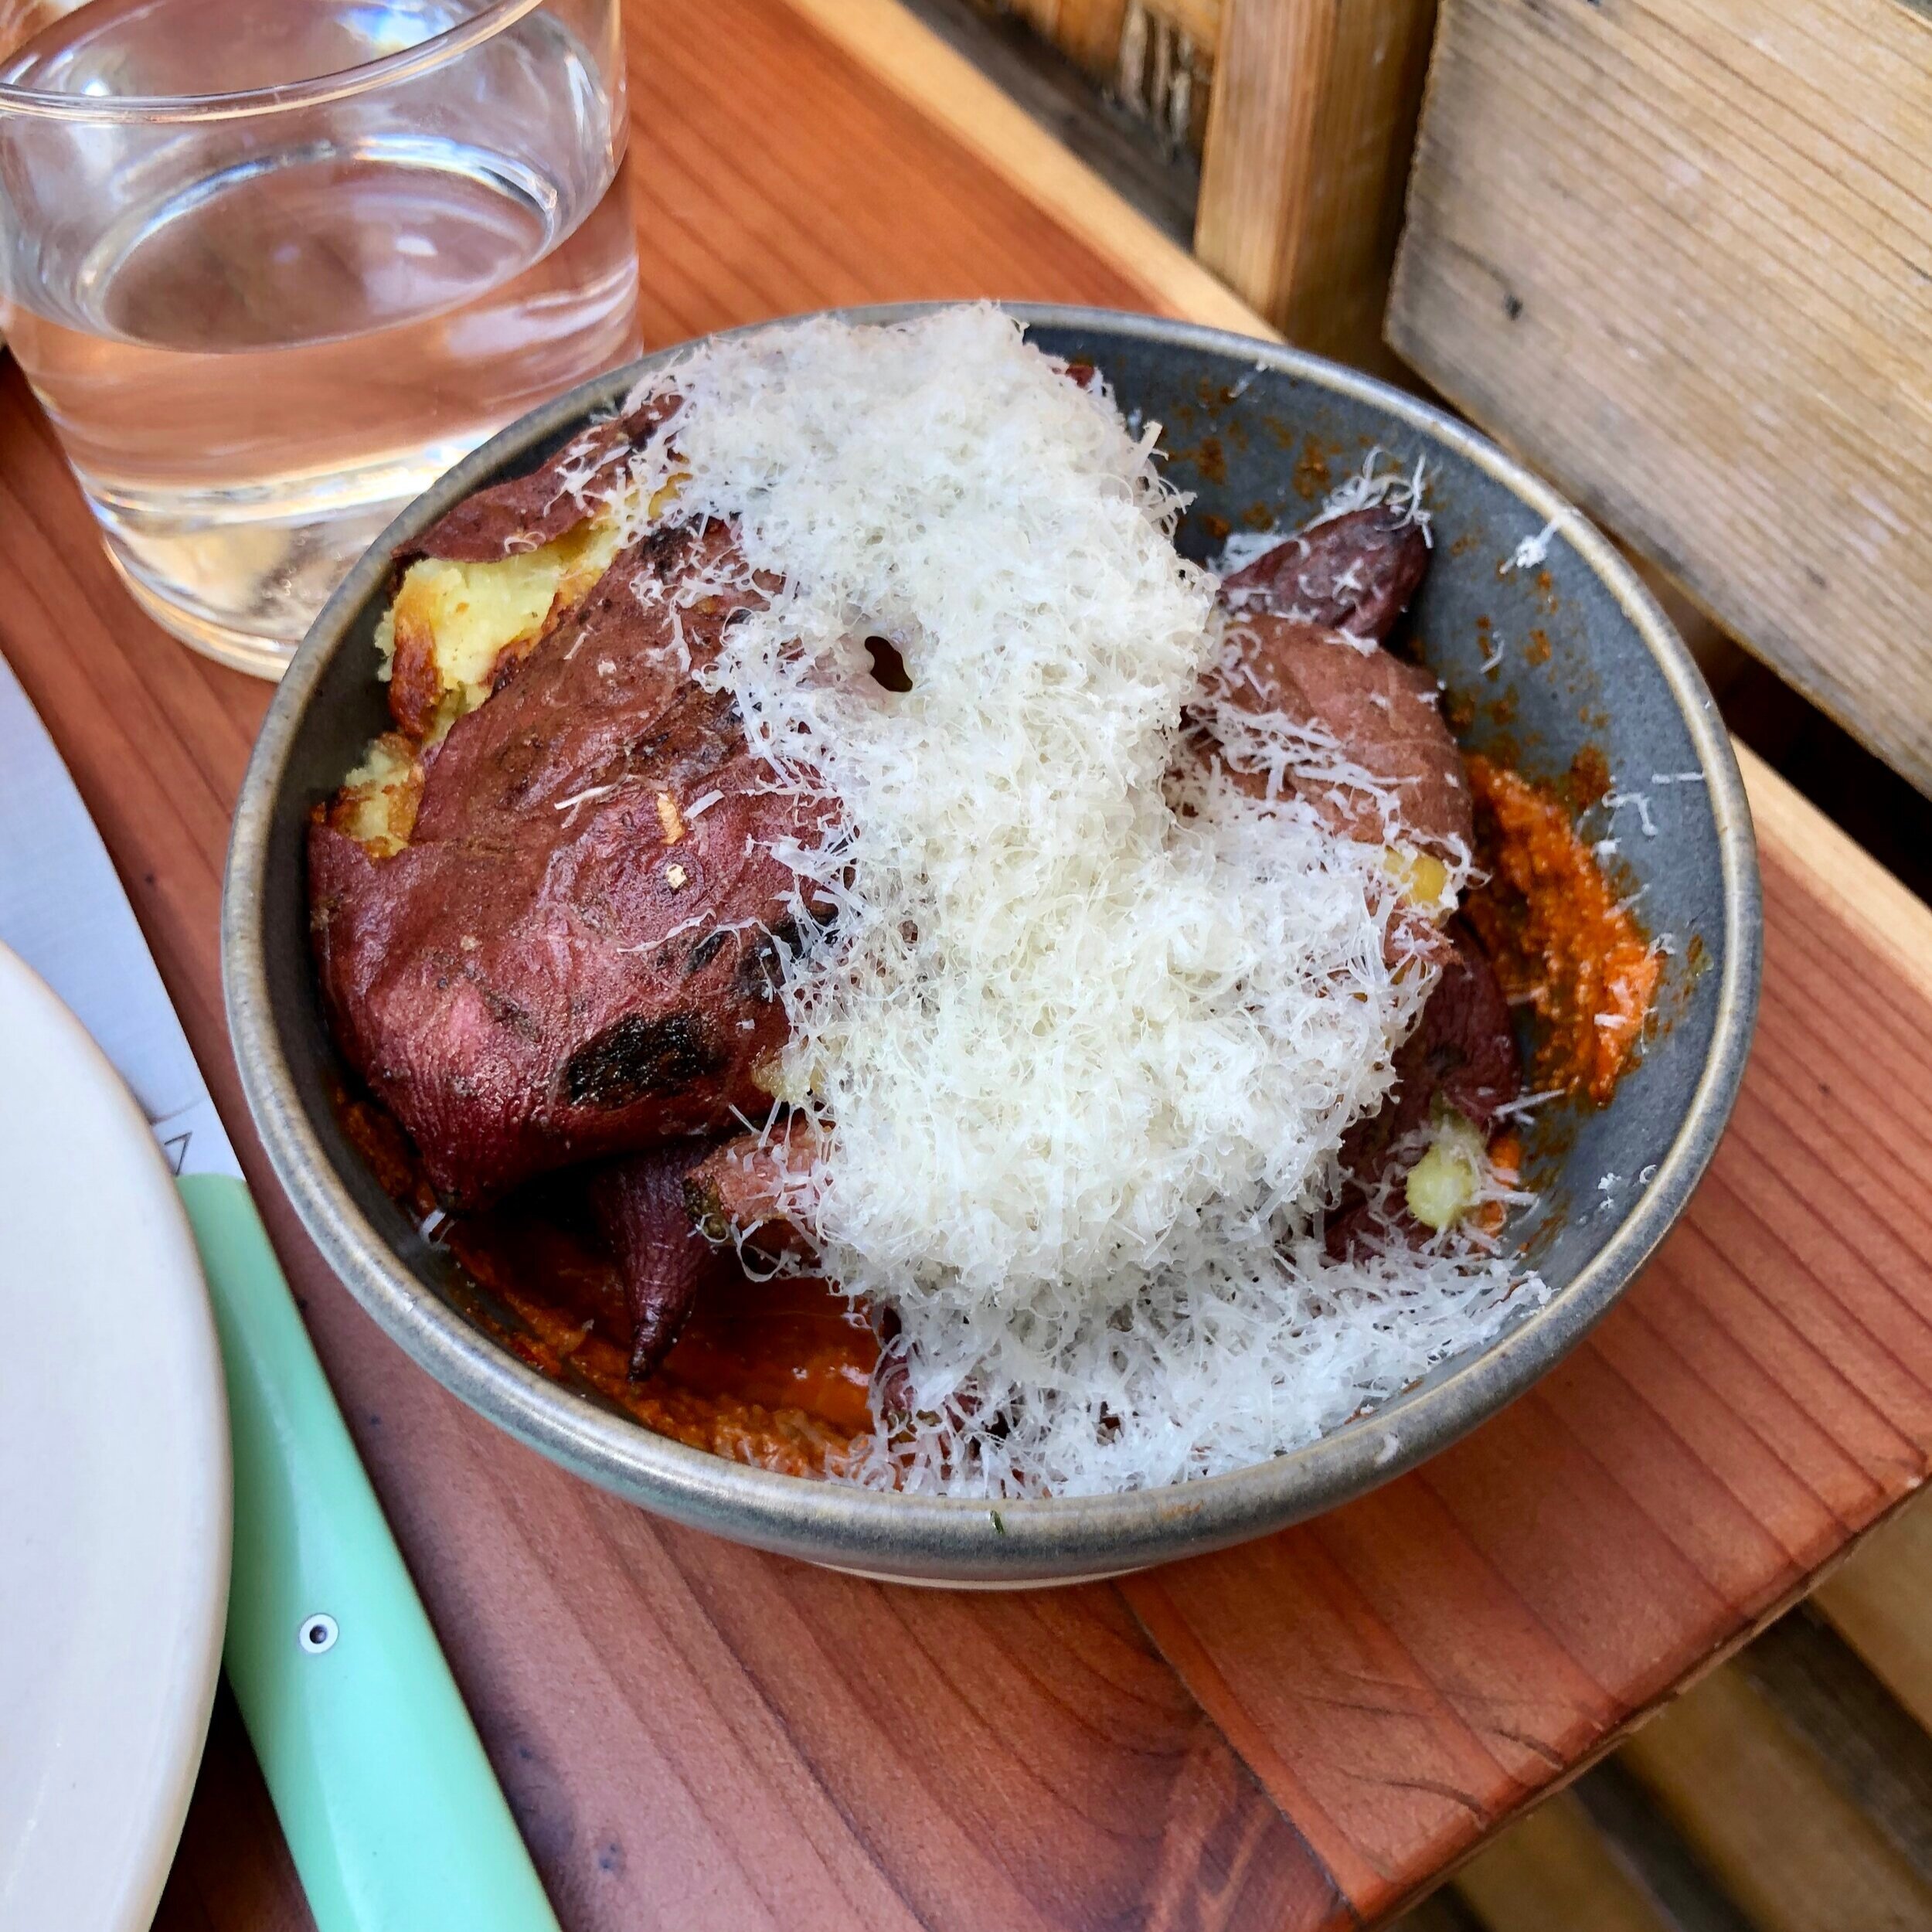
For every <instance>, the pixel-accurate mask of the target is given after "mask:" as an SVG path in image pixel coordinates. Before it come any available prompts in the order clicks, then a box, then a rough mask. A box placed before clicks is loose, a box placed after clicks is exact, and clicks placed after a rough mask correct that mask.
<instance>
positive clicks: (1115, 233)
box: [784, 0, 1274, 336]
mask: <svg viewBox="0 0 1932 1932" xmlns="http://www.w3.org/2000/svg"><path fill="white" fill-rule="evenodd" d="M784 4H786V5H789V6H790V7H791V9H793V10H794V11H795V12H798V14H800V15H803V16H805V17H808V18H809V19H811V22H813V24H814V25H815V26H817V27H818V29H820V31H821V32H822V33H824V34H825V36H827V37H828V39H832V40H833V41H835V43H837V44H838V46H839V47H840V48H841V49H843V50H844V51H845V53H848V54H849V55H850V56H852V59H853V60H854V61H855V62H856V63H859V66H860V68H861V69H862V71H863V72H864V73H866V75H868V76H869V77H871V78H872V80H874V81H876V83H879V85H880V86H882V87H884V88H886V89H888V90H890V91H891V92H893V93H894V94H897V95H898V96H899V97H900V98H901V99H902V100H905V101H906V102H907V103H908V104H910V106H911V107H913V109H914V110H915V111H917V114H919V115H920V116H921V117H923V118H924V121H925V122H926V124H927V128H928V131H929V132H930V131H931V130H933V129H937V128H943V129H944V130H945V131H947V133H949V134H952V135H953V136H954V137H955V138H957V140H958V141H960V142H961V143H962V144H963V145H964V147H965V148H966V149H967V151H968V152H969V153H970V154H971V155H972V156H973V157H974V158H975V159H976V160H977V161H978V162H979V164H980V173H981V179H982V180H984V179H985V177H986V175H987V174H988V173H991V174H992V175H995V176H996V177H997V178H998V180H999V181H1000V182H1003V183H1004V184H1005V185H1006V186H1007V187H1008V188H1009V189H1011V190H1012V192H1013V193H1014V194H1015V195H1016V196H1019V197H1021V198H1022V199H1024V200H1025V201H1026V202H1029V203H1030V204H1031V205H1032V207H1033V208H1034V209H1036V210H1037V211H1039V217H1040V219H1043V220H1045V221H1047V222H1049V223H1051V224H1053V226H1056V228H1057V230H1058V231H1059V233H1060V234H1061V235H1063V236H1065V237H1066V238H1067V239H1068V240H1074V239H1075V238H1077V245H1078V246H1080V247H1082V248H1083V251H1092V252H1094V253H1097V254H1098V255H1099V256H1100V257H1104V259H1105V260H1106V261H1107V263H1109V264H1111V265H1112V270H1113V272H1114V273H1115V274H1124V275H1128V276H1131V277H1133V278H1134V281H1135V282H1136V284H1138V287H1139V288H1140V290H1141V294H1140V297H1139V300H1138V306H1139V307H1140V308H1143V309H1146V310H1151V311H1153V312H1155V313H1156V314H1159V315H1185V316H1188V317H1189V318H1191V319H1192V320H1193V321H1197V322H1208V323H1212V324H1213V326H1214V327H1215V328H1226V329H1232V330H1233V331H1234V332H1236V334H1237V335H1261V336H1267V335H1273V334H1274V330H1272V329H1271V328H1270V327H1269V326H1268V325H1267V323H1266V322H1265V321H1263V320H1262V318H1260V316H1258V315H1256V314H1255V312H1254V311H1253V309H1252V308H1250V306H1249V305H1248V304H1247V303H1245V302H1243V301H1242V300H1241V298H1240V297H1239V296H1238V295H1236V294H1234V293H1233V291H1232V290H1231V289H1230V288H1229V287H1228V286H1227V284H1226V283H1225V282H1223V281H1220V280H1219V279H1218V278H1217V277H1216V276H1214V275H1213V274H1210V273H1209V270H1207V269H1206V268H1204V267H1202V265H1201V264H1200V263H1199V262H1198V261H1196V260H1195V259H1194V257H1192V255H1190V254H1189V253H1188V252H1187V250H1185V249H1184V248H1182V247H1179V246H1178V245H1177V244H1176V243H1173V242H1172V241H1170V240H1168V238H1167V237H1166V236H1165V235H1163V234H1162V233H1159V232H1158V230H1156V229H1154V228H1152V227H1151V226H1149V225H1148V223H1147V222H1146V221H1145V220H1144V219H1142V218H1141V216H1139V215H1138V214H1137V213H1135V212H1134V209H1131V207H1129V206H1128V204H1127V203H1126V202H1124V201H1123V200H1122V199H1121V197H1120V196H1118V195H1117V194H1116V193H1115V192H1114V190H1113V189H1111V188H1110V187H1108V186H1107V184H1106V183H1105V182H1103V181H1101V180H1100V178H1099V177H1098V176H1097V175H1095V174H1094V173H1093V172H1091V171H1090V169H1089V168H1087V167H1086V166H1084V165H1083V164H1082V163H1081V162H1079V161H1077V160H1076V159H1075V158H1073V155H1070V154H1069V153H1068V152H1067V151H1066V149H1065V148H1062V147H1061V146H1060V144H1059V143H1058V142H1057V141H1055V140H1054V139H1053V137H1052V136H1051V135H1050V134H1047V133H1046V131H1044V130H1043V129H1042V128H1039V126H1037V125H1036V124H1035V123H1034V122H1033V121H1032V120H1031V119H1029V117H1028V116H1027V115H1026V114H1025V113H1024V112H1023V111H1022V110H1021V109H1020V108H1019V107H1015V105H1014V104H1013V103H1012V101H1011V100H1009V99H1008V98H1007V97H1006V96H1005V94H1002V93H1001V92H1000V90H999V89H998V87H995V86H994V85H993V83H992V82H991V81H989V80H988V79H987V78H986V77H985V75H984V74H982V73H980V71H979V70H978V69H977V68H976V67H975V66H973V65H972V63H971V62H970V61H968V60H966V59H965V58H964V56H962V55H961V54H959V53H955V52H954V50H953V49H951V48H950V47H948V46H947V45H946V43H944V41H943V40H941V39H939V37H938V36H937V35H936V34H934V32H932V31H931V30H930V29H929V28H927V27H926V26H923V25H922V24H921V23H920V22H919V21H917V20H916V19H913V16H912V15H910V13H908V12H906V9H904V8H903V7H902V6H900V5H898V4H897V0H784ZM977 292H978V293H979V294H1015V292H1017V291H1016V288H1015V286H1013V285H1010V284H1008V285H1002V284H981V285H980V287H979V288H978V291H977ZM1033 292H1034V293H1036V294H1037V293H1038V292H1039V291H1033ZM1082 299H1083V300H1086V301H1097V302H1101V303H1106V302H1107V301H1109V299H1110V298H1107V297H1106V296H1103V295H1092V296H1087V297H1084V298H1082Z"/></svg>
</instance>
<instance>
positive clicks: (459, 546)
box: [397, 397, 677, 563]
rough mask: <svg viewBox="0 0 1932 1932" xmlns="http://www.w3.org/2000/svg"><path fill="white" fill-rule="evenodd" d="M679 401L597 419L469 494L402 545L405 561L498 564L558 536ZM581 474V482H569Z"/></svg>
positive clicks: (578, 520) (580, 516)
mask: <svg viewBox="0 0 1932 1932" xmlns="http://www.w3.org/2000/svg"><path fill="white" fill-rule="evenodd" d="M676 406H677V403H676V400H675V398H667V397H658V398H656V399H655V400H653V401H651V402H650V403H646V404H645V405H644V406H642V407H641V408H639V409H637V410H633V411H632V412H631V413H630V414H629V415H628V416H621V417H611V418H610V419H608V420H606V421H604V422H602V423H592V424H591V425H590V427H589V428H588V429H587V430H583V432H582V433H581V434H578V435H577V436H574V437H572V438H571V439H570V441H569V442H568V443H566V444H564V446H563V448H562V449H560V450H559V451H557V453H556V454H555V455H554V456H553V457H550V458H549V461H546V462H545V463H543V464H540V465H539V467H538V468H536V469H534V470H532V471H529V473H528V474H526V475H523V476H513V477H511V478H509V479H507V480H506V481H504V482H502V483H492V485H490V486H489V487H488V488H487V489H481V490H478V491H476V492H474V493H473V494H472V495H468V496H466V497H465V498H464V499H463V501H462V502H461V503H459V504H457V506H456V507H455V509H453V510H451V511H450V512H447V514H446V515H444V516H442V517H441V518H440V519H438V520H437V522H434V523H432V524H431V525H430V527H429V528H428V529H427V530H425V531H424V532H423V534H422V535H421V536H420V537H418V538H417V539H416V541H415V542H414V543H412V544H410V545H409V546H407V547H406V549H403V551H402V552H400V553H399V555H398V557H397V561H398V562H399V563H413V561H414V560H416V559H417V557H424V556H430V557H441V558H444V559H445V560H447V561H448V562H450V563H495V562H496V561H497V560H498V559H499V558H502V557H505V556H509V555H511V554H512V552H515V551H518V550H534V549H538V548H539V547H540V546H543V544H546V543H554V542H555V541H556V539H557V538H559V537H560V536H563V534H564V533H565V532H566V531H568V530H572V529H575V528H576V527H577V525H578V524H580V523H581V522H583V520H584V519H585V518H586V517H587V516H588V515H590V509H591V504H590V500H589V499H590V497H591V496H592V495H594V485H595V484H596V483H597V481H598V480H600V478H611V479H612V480H614V478H615V475H616V472H617V467H618V465H619V464H621V463H622V462H623V461H624V458H625V457H628V456H629V455H630V454H631V452H632V451H634V450H637V449H639V448H641V447H643V445H644V444H646V443H647V442H648V441H649V440H651V437H653V436H654V435H655V434H656V433H657V431H658V428H659V427H660V426H661V425H662V423H664V421H665V419H666V418H667V417H669V416H670V415H671V414H672V412H673V411H674V410H675V408H676ZM569 478H573V479H575V481H576V482H577V489H576V490H572V489H570V488H566V479H569Z"/></svg>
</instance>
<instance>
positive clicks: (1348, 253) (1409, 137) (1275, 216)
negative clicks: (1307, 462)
mask: <svg viewBox="0 0 1932 1932" xmlns="http://www.w3.org/2000/svg"><path fill="white" fill-rule="evenodd" d="M1435 13H1436V5H1435V0H1223V8H1222V15H1221V36H1220V43H1219V50H1218V52H1217V53H1216V58H1215V63H1214V100H1213V106H1212V107H1211V108H1210V109H1209V114H1208V132H1207V151H1206V156H1205V158H1204V159H1203V162H1202V175H1201V202H1200V210H1199V215H1198V216H1197V217H1196V223H1195V230H1194V245H1195V252H1196V253H1197V254H1198V255H1199V257H1200V258H1201V260H1202V261H1203V262H1205V263H1206V264H1207V266H1208V267H1210V268H1212V269H1213V270H1214V271H1215V272H1216V274H1219V276H1221V277H1223V280H1225V281H1227V282H1229V283H1230V284H1232V285H1233V287H1234V289H1235V291H1236V293H1237V294H1240V295H1241V296H1243V297H1244V298H1246V299H1247V301H1249V302H1250V304H1252V305H1253V307H1254V308H1257V309H1259V310H1260V312H1261V313H1262V314H1263V315H1265V316H1266V317H1267V318H1268V320H1269V321H1271V322H1272V323H1274V325H1275V326H1276V327H1277V328H1279V329H1280V330H1281V332H1283V334H1284V335H1286V336H1287V338H1288V339H1289V340H1290V341H1291V342H1296V343H1298V344H1300V345H1301V346H1302V347H1304V348H1307V349H1318V350H1320V351H1321V352H1323V353H1325V354H1327V355H1335V356H1338V357H1340V358H1341V359H1343V360H1344V361H1347V362H1355V363H1358V364H1360V365H1362V366H1365V367H1369V368H1373V369H1386V368H1387V367H1389V366H1390V365H1391V364H1392V362H1393V358H1392V357H1391V355H1390V354H1389V351H1388V350H1387V349H1386V348H1385V347H1384V345H1383V341H1382V315H1383V305H1384V303H1385V301H1386V294H1387V289H1388V281H1389V264H1390V263H1391V261H1392V260H1393V258H1394V255H1395V247H1396V237H1397V236H1398V234H1399V233H1400V230H1401V225H1402V196H1403V186H1404V185H1405V183H1406V181H1407V179H1408V174H1409V158H1410V149H1411V148H1412V147H1413V144H1414V138H1415V127H1416V117H1417V111H1418V107H1419V105H1420V100H1421V94H1422V82H1423V73H1424V71H1425V70H1426V68H1427V64H1428V58H1429V42H1430V34H1431V32H1432V30H1433V29H1434V23H1435Z"/></svg>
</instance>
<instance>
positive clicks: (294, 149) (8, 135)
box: [0, 0, 638, 677]
mask: <svg viewBox="0 0 1932 1932" xmlns="http://www.w3.org/2000/svg"><path fill="white" fill-rule="evenodd" d="M617 9H618V0H87V4H85V5H77V4H74V0H65V4H63V0H0V335H5V338H6V340H7V342H9V345H11V347H12V350H13V352H14V354H15V356H16V357H17V358H18V359H19V363H20V366H21V367H22V369H23V370H24V371H25V372H26V376H27V379H28V380H29V382H30V383H32V386H33V388H34V390H35V393H36V394H37V395H38V396H39V399H40V401H41V403H42V404H43V406H45V408H46V411H47V413H48V415H49V417H51V418H52V420H53V423H54V426H55V427H56V430H58V431H59V434H60V440H61V442H62V444H63V447H64V448H65V450H66V454H67V458H68V461H70V463H71V464H72V465H73V471H74V474H75V475H76V476H77V478H79V479H80V485H81V488H82V489H83V491H84V492H86V494H87V501H88V503H89V505H90V506H91V508H92V509H93V511H94V515H95V517H96V518H97V519H98V521H99V522H100V529H101V533H102V536H104V539H106V543H107V554H108V556H110V557H111V559H112V560H113V561H114V566H115V567H116V568H117V570H119V571H120V573H121V576H122V577H124V579H125V580H126V582H127V584H128V588H129V590H131V591H132V592H133V594H134V597H135V598H136V600H138V602H139V603H140V604H141V605H142V606H143V607H145V609H146V610H147V611H148V612H149V613H150V614H151V615H153V616H154V617H155V618H156V619H158V621H160V622H161V623H162V624H164V625H165V626H166V627H167V628H168V630H170V631H172V632H174V634H175V635H176V636H177V637H179V638H184V639H185V641H187V642H189V644H191V645H194V646H196V648H198V649H200V650H202V651H206V652H208V653H209V655H210V656H213V657H216V658H222V659H223V660H224V661H226V662H228V663H230V664H234V665H240V666H241V667H243V668H245V669H247V670H250V671H255V672H260V673H262V674H264V675H268V676H271V677H272V676H277V675H280V673H281V669H282V667H283V666H284V665H285V664H286V663H287V659H288V657H289V655H290V654H291V652H292V651H293V650H294V646H295V645H296V644H297V643H298V642H299V641H300V640H301V636H302V634H303V632H304V631H305V630H306V629H307V628H308V624H309V621H310V620H311V618H312V617H314V616H315V613H316V611H318V609H319V608H320V607H321V604H322V602H323V600H325V598H326V597H327V596H328V593H329V592H330V591H331V590H332V589H333V588H334V587H335V584H336V583H337V582H338V581H339V580H340V579H341V578H342V576H343V575H344V573H345V572H346V571H347V570H348V569H349V566H350V565H351V564H352V563H353V562H354V561H355V559H356V557H357V556H359V554H360V553H362V550H363V549H365V548H366V546H367V545H368V544H369V542H370V541H371V539H372V538H373V537H374V536H376V533H377V532H379V530H380V529H382V528H383V525H384V524H385V523H386V522H387V521H388V520H389V517H390V516H391V515H393V513H394V512H396V510H397V509H399V508H400V507H401V505H403V504H404V503H406V502H408V501H409V499H410V498H411V497H413V496H414V495H417V493H418V492H420V490H421V489H423V487H424V486H425V485H427V484H428V483H430V481H433V480H434V478H436V477H437V475H439V474H440V473H441V472H442V471H444V470H445V469H447V468H448V467H449V466H450V464H452V463H453V462H454V461H456V460H457V457H460V456H461V455H462V454H464V452H465V451H468V450H470V449H471V448H473V447H474V446H475V445H476V444H478V443H479V442H480V441H481V440H483V438H484V437H486V436H488V435H489V434H491V433H492V431H493V430H496V429H498V428H500V427H502V425H503V424H504V423H506V422H508V421H509V420H511V419H512V417H516V416H518V415H520V414H521V413H522V412H523V411H525V410H527V409H529V408H530V407H531V406H533V405H534V404H535V403H537V402H539V401H540V400H542V399H543V397H545V396H549V395H551V394H553V393H555V392H556V391H557V390H559V389H563V388H565V387H567V386H569V385H570V384H571V383H575V382H577V381H579V380H580V379H582V378H583V377H585V376H590V375H593V374H594V373H596V372H597V371H598V370H600V369H607V368H609V367H611V366H612V365H613V364H614V363H617V362H622V361H624V360H625V359H628V358H629V357H631V356H632V355H635V354H636V353H637V352H638V321H637V297H638V276H637V257H636V253H635V243H634V235H633V231H632V226H631V212H630V208H629V206H628V196H627V194H626V191H625V182H624V172H623V160H624V137H625V128H626V117H625V111H624V57H623V44H622V39H621V26H620V22H619V19H618V10H617Z"/></svg>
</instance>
